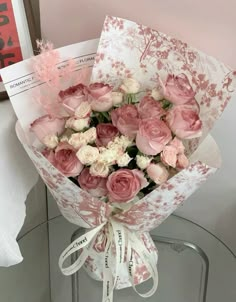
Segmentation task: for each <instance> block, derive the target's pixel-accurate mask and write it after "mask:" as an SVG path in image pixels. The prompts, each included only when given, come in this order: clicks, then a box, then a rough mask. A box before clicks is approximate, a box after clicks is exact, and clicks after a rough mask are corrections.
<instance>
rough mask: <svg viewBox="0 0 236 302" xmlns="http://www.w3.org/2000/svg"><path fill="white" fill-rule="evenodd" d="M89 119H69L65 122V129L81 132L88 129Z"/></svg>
mask: <svg viewBox="0 0 236 302" xmlns="http://www.w3.org/2000/svg"><path fill="white" fill-rule="evenodd" d="M89 122H90V119H89V118H82V119H75V118H73V117H72V118H69V119H68V120H67V121H66V125H65V127H66V128H71V129H73V130H75V131H82V130H83V129H84V128H87V127H89Z"/></svg>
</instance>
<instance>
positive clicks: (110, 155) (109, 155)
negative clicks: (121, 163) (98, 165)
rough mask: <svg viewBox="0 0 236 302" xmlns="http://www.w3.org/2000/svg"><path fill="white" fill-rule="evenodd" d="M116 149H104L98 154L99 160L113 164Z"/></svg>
mask: <svg viewBox="0 0 236 302" xmlns="http://www.w3.org/2000/svg"><path fill="white" fill-rule="evenodd" d="M117 156H118V154H117V150H116V149H105V150H103V151H102V152H101V153H100V154H99V159H98V160H99V162H103V163H105V164H107V165H113V164H114V162H115V161H116V159H117Z"/></svg>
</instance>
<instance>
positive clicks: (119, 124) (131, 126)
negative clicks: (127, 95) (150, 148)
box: [111, 105, 140, 139]
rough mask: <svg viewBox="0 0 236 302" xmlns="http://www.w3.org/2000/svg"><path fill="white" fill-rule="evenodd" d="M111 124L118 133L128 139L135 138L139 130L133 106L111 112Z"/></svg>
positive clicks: (137, 118) (138, 120)
mask: <svg viewBox="0 0 236 302" xmlns="http://www.w3.org/2000/svg"><path fill="white" fill-rule="evenodd" d="M111 120H112V124H113V125H114V126H115V127H116V128H118V130H119V131H120V133H122V134H123V135H126V136H128V137H130V138H132V139H133V138H135V136H136V133H137V131H138V128H139V122H140V119H139V114H138V109H137V107H136V106H135V105H124V106H122V107H120V108H117V109H115V110H112V112H111Z"/></svg>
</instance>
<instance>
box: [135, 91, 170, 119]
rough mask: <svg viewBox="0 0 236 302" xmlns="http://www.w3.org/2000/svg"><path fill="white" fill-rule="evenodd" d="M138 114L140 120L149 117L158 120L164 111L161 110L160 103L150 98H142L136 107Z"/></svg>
mask: <svg viewBox="0 0 236 302" xmlns="http://www.w3.org/2000/svg"><path fill="white" fill-rule="evenodd" d="M138 112H139V116H140V117H141V118H142V119H145V118H151V117H157V118H160V117H161V116H163V115H164V114H165V110H164V109H163V108H162V106H161V103H160V102H157V101H155V100H154V99H153V98H152V97H151V96H145V97H143V98H142V100H141V102H140V103H139V105H138Z"/></svg>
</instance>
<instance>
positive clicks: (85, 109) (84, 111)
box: [75, 101, 92, 119]
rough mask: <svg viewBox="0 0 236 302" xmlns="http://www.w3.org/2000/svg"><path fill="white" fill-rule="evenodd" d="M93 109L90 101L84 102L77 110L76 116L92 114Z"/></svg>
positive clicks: (82, 116)
mask: <svg viewBox="0 0 236 302" xmlns="http://www.w3.org/2000/svg"><path fill="white" fill-rule="evenodd" d="M91 111H92V109H91V105H90V103H89V102H87V101H86V102H82V103H81V104H80V105H79V106H78V107H77V108H76V110H75V116H76V117H77V118H80V119H81V118H85V117H87V116H88V115H90V113H91Z"/></svg>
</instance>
